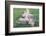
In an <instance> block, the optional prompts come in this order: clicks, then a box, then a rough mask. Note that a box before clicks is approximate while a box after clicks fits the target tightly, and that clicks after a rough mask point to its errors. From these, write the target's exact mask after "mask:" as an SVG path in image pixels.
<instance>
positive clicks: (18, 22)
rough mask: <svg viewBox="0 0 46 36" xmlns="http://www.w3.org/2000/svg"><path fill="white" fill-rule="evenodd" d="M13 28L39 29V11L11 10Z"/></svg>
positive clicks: (30, 9)
mask: <svg viewBox="0 0 46 36" xmlns="http://www.w3.org/2000/svg"><path fill="white" fill-rule="evenodd" d="M13 27H14V28H16V27H39V9H32V8H13Z"/></svg>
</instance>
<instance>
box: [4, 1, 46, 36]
mask: <svg viewBox="0 0 46 36" xmlns="http://www.w3.org/2000/svg"><path fill="white" fill-rule="evenodd" d="M5 27H6V28H5V29H6V30H5V31H6V35H15V34H34V33H44V32H45V4H44V3H42V2H41V3H40V2H20V1H6V2H5Z"/></svg>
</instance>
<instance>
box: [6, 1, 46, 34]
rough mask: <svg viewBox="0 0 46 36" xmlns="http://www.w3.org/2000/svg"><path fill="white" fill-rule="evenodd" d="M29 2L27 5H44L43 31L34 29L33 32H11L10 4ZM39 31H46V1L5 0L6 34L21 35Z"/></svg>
mask: <svg viewBox="0 0 46 36" xmlns="http://www.w3.org/2000/svg"><path fill="white" fill-rule="evenodd" d="M18 3H19V4H24V5H25V4H27V5H30V4H31V5H42V7H43V8H42V13H43V27H42V28H43V30H42V31H33V32H30V31H29V32H18V33H17V32H13V33H9V27H10V25H9V23H10V22H9V18H10V16H9V15H10V12H9V11H10V9H9V8H10V7H9V5H10V4H18ZM37 33H45V3H42V2H22V1H5V35H19V34H37Z"/></svg>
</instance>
